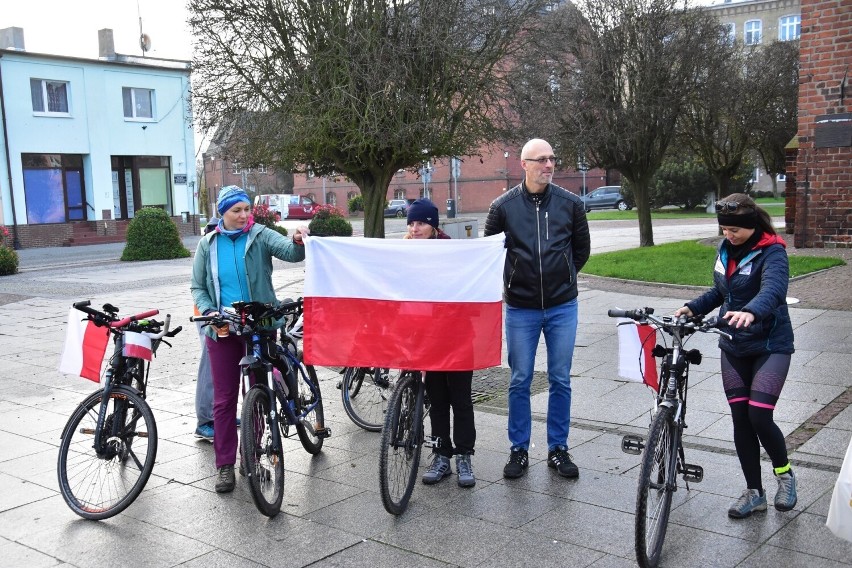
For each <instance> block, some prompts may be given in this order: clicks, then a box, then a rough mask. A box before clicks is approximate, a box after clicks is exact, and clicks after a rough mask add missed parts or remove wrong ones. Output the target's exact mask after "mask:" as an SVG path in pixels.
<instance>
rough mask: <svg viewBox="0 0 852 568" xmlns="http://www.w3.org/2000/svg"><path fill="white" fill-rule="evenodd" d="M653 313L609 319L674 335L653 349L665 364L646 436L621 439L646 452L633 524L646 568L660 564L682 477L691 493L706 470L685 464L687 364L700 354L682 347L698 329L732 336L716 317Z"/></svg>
mask: <svg viewBox="0 0 852 568" xmlns="http://www.w3.org/2000/svg"><path fill="white" fill-rule="evenodd" d="M653 314H654V310H653V309H652V308H641V309H636V310H620V309H614V310H609V312H608V315H609V316H610V317H618V318H629V319H632V320H633V321H632V322H623V323H620V324H618V325H625V324H626V325H634V322H635V324H647V325H651V326H653V327H654V328H656V329H657V330H659V331H662V332H663V333H665V334H668V335H670V336H671V346H665V345H655V346H654V350H653V355H654V357H659V358H660V359H661V363H662V364H661V367H660V380H659V384H660V390H659V392H658V393H657V396H656V398H655V400H654V414H653V418H652V420H651V426H650V428H649V429H648V439H647V441H645V440H643V439H642V437H641V436H637V435H633V434H628V435H626V436H624V437H623V438H622V440H621V449H622V450H623V451H624V452H626V453H629V454H635V455H639V454H641V453H642V452H643V450H644V455H643V456H642V464H641V466H640V469H639V487H638V491H637V493H636V527H635V538H636V561H637V562H638V563H639V566H641V567H642V568H650V567H654V566H657V564H658V563H659V561H660V554H661V552H662V550H663V541H664V540H665V538H666V530H667V529H668V522H669V513H670V512H671V506H672V496H673V494H674V492H675V491H677V483H678V476H679V475H682V476H683V480H684V482H685V486H686V490H687V491H689V482H690V481H692V482H696V483H697V482H700V481H701V480H702V479H703V478H704V469H703V468H702V467H701V466H698V465H693V464H689V463H686V458H685V457H684V451H683V431H684V429H685V428H686V427H687V425H686V394H687V386H688V383H689V366H690V365H699V364H700V363H701V352H700V351H698V350H697V349H690V350H688V351H687V350H685V349H684V345H685V343H686V342H687V341H688V337H689V336H690V335H692V334H693V333H695V332H696V331H699V332H702V333H715V334H718V335H722V336H725V337H728V338H730V335H728V334H727V333H725V332H724V331H720V330H719V329H717V328H716V327H715V326H717V325H718V324H719V320H718V318H716V317H711V318H708V319H707V320H706V321H705V320H704V319H703V316H694V317H687V316H680V317H669V316H663V317H657V316H654V315H653ZM661 337H663V339H664V338H665V336H663V335H661ZM664 343H665V341H664ZM637 357H641V353H637Z"/></svg>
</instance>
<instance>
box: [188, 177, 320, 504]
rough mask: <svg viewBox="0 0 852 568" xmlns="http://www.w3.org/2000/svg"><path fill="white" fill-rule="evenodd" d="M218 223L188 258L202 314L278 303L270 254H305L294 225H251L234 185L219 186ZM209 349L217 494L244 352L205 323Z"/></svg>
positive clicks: (231, 443)
mask: <svg viewBox="0 0 852 568" xmlns="http://www.w3.org/2000/svg"><path fill="white" fill-rule="evenodd" d="M216 208H217V210H218V211H219V217H220V219H219V224H218V225H217V227H216V229H215V230H214V231H211V232H210V233H209V234H207V235H205V236H204V237H202V239H201V240H200V241H199V242H198V248H197V249H196V251H195V258H194V260H193V263H192V284H191V286H190V289H191V290H192V298H193V300H194V301H195V305H196V306H198V310H199V311H200V312H201V313H202V314H203V315H205V316H209V315H212V314H214V313H219V312H221V311H222V310H223V309H224V308H226V307H230V306H231V305H232V304H233V303H234V302H239V301H245V302H249V301H255V302H267V303H277V302H278V300H277V299H276V298H275V290H274V288H273V286H272V257H275V258H278V259H281V260H285V261H288V262H300V261H302V260H304V259H305V249H304V246H303V244H304V243H303V242H302V237H303V236H304V235H307V234H308V233H309V231H308V228H307V227H298V228H297V229H295V231H294V232H293V238H292V240H290V239H287V238H285V237H284V236H282V235H281V234H279V233H278V232H276V231H273V230H271V229H267V228H266V227H264V226H263V225H260V224H255V222H254V218H253V217H252V215H251V202H250V200H249V197H248V195H247V194H246V192H245V191H243V190H242V189H241V188H239V187H237V186H235V185H229V186H226V187H223V188H222V189H221V191H220V192H219V198H218V199H217V201H216ZM205 331H206V334H207V338H206V339H207V351H208V354H209V356H210V366H211V369H212V370H213V429H214V431H215V437H214V438H213V449H214V451H215V453H216V469H217V472H218V476H217V481H216V492H217V493H228V492H230V491H233V490H234V486H235V485H236V479H235V478H234V464H235V463H236V461H237V423H236V420H235V419H234V417H235V416H236V414H237V400H238V398H239V393H240V359H241V358H242V357H243V355H244V354H245V342H244V340H243V338H242V337H239V336H236V335H232V334H227V330H225V331H223V333H225V335H223V336H219V335H218V334H217V331H215V330H214V329H213V328H212V326H208V327H207V328H206V330H205Z"/></svg>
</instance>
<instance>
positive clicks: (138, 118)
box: [121, 87, 157, 122]
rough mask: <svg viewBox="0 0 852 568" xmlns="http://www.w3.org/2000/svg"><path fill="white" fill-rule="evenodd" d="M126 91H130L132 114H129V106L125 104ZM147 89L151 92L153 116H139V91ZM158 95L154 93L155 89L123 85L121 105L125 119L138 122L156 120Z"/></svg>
mask: <svg viewBox="0 0 852 568" xmlns="http://www.w3.org/2000/svg"><path fill="white" fill-rule="evenodd" d="M125 91H130V116H128V115H127V114H126V113H127V108H126V107H125V106H124V93H125ZM141 91H145V92H147V93H149V96H150V102H151V116H137V114H136V97H137V92H141ZM156 100H157V99H156V96H155V95H154V89H146V88H144V87H122V88H121V107H122V114H124V120H127V121H138V122H154V121H155V120H156V117H157V104H156Z"/></svg>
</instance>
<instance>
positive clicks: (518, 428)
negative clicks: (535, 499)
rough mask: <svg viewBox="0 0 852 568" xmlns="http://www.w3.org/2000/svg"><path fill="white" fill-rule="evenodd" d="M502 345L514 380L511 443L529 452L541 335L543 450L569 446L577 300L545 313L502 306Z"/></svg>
mask: <svg viewBox="0 0 852 568" xmlns="http://www.w3.org/2000/svg"><path fill="white" fill-rule="evenodd" d="M505 322H506V347H507V350H508V352H509V367H510V368H511V370H512V378H511V380H510V382H509V442H510V443H511V444H512V447H513V448H523V449H525V450H526V449H529V445H530V435H531V431H532V414H531V409H530V386H531V384H532V378H533V369H534V366H535V352H536V348H537V347H538V341H539V338H540V337H541V333H542V331H543V332H544V342H545V345H546V346H547V379H548V381H549V383H550V394H549V397H548V402H547V449H548V450H553V449H554V448H555V447H557V446H563V447H565V448H567V447H568V428H569V426H570V424H571V359H572V358H573V357H574V341H575V339H576V338H577V299H576V298H574V299H573V300H571V301H570V302H566V303H564V304H560V305H558V306H553V307H550V308H547V309H544V310H541V309H530V308H514V307H512V306H508V305H507V306H506V310H505Z"/></svg>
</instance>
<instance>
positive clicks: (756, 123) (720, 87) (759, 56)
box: [680, 42, 798, 198]
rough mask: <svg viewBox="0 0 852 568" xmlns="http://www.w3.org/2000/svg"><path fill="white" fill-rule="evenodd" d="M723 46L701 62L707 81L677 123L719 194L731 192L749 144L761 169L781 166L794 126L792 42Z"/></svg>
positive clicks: (795, 64) (795, 54) (794, 59)
mask: <svg viewBox="0 0 852 568" xmlns="http://www.w3.org/2000/svg"><path fill="white" fill-rule="evenodd" d="M726 49H727V55H726V56H725V57H722V58H718V59H717V60H716V64H715V65H711V66H709V67H708V68H707V70H706V73H707V81H706V82H705V83H704V84H703V85H702V87H701V88H700V89H699V90H698V91H697V92H696V94H695V96H694V97H693V98H692V100H691V101H690V103H689V105H688V110H687V112H685V113H684V115H683V117H682V121H681V125H680V130H681V134H682V136H683V140H684V141H685V143H686V144H688V145H689V146H690V147H691V148H692V149H693V151H695V153H696V154H697V155H698V156H699V157H700V158H701V160H702V161H703V162H704V165H705V166H706V167H707V170H708V171H709V172H710V175H711V176H712V177H713V180H714V182H715V185H716V196H717V197H719V198H721V197H724V196H726V195H729V194H730V193H732V192H731V190H730V188H729V185H730V182H731V179H732V178H733V176H735V175H736V174H737V172H738V171H739V170H740V167H741V165H742V164H743V160H744V159H746V158H748V154H749V152H750V151H751V150H753V149H754V150H757V151H758V152H759V153H760V154H761V156H762V157H763V160H764V164H766V166H767V169H768V168H772V169H774V170H775V171H776V173H778V172H779V171H783V168H784V165H783V163H784V145H786V144H787V142H789V141H790V138H791V137H792V136H793V135H794V134H795V132H796V105H797V92H798V77H797V73H798V71H797V69H798V49H797V48H796V46H795V45H793V44H790V43H789V42H775V43H774V44H770V45H769V46H766V47H761V46H744V45H742V44H740V43H737V44H735V45H731V46H729V47H727V48H726ZM779 167H780V168H781V170H778V168H779ZM773 180H774V175H773Z"/></svg>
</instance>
